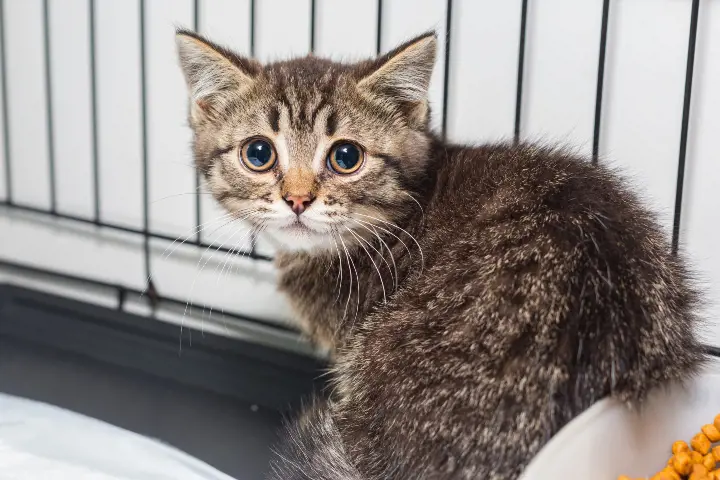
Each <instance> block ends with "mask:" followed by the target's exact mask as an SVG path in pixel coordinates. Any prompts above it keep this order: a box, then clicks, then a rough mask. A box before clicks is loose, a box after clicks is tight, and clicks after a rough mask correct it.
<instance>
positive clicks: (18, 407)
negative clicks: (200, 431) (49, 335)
mask: <svg viewBox="0 0 720 480" xmlns="http://www.w3.org/2000/svg"><path fill="white" fill-rule="evenodd" d="M0 479H1V480H90V479H92V480H120V479H122V480H130V479H132V480H186V479H187V480H232V478H231V477H229V476H227V475H225V474H223V473H222V472H219V471H217V470H215V469H214V468H212V467H210V466H209V465H207V464H205V463H203V462H201V461H199V460H197V459H196V458H193V457H191V456H189V455H187V454H185V453H183V452H181V451H179V450H177V449H175V448H172V447H170V446H168V445H165V444H163V443H160V442H158V441H156V440H152V439H149V438H147V437H143V436H142V435H138V434H136V433H132V432H129V431H127V430H123V429H121V428H118V427H115V426H112V425H109V424H107V423H104V422H101V421H99V420H96V419H93V418H90V417H86V416H83V415H79V414H77V413H73V412H70V411H68V410H64V409H62V408H59V407H55V406H51V405H47V404H43V403H39V402H35V401H32V400H27V399H24V398H19V397H14V396H10V395H5V394H2V393H0Z"/></svg>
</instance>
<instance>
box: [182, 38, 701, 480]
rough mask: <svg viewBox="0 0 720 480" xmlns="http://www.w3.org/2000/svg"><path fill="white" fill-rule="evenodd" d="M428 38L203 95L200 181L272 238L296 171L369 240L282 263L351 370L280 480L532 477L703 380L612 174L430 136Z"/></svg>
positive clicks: (337, 382) (660, 238)
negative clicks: (258, 158)
mask: <svg viewBox="0 0 720 480" xmlns="http://www.w3.org/2000/svg"><path fill="white" fill-rule="evenodd" d="M182 35H185V36H187V38H186V39H185V40H181V41H188V42H190V41H197V42H202V44H203V45H205V46H207V45H210V47H209V48H212V49H214V51H215V52H219V55H220V56H221V57H227V56H229V55H230V54H229V53H228V52H226V51H224V50H221V49H219V47H216V46H213V45H212V44H209V43H208V42H206V41H204V40H201V39H198V38H197V37H196V36H189V35H190V34H187V33H182V34H181V36H182ZM431 38H432V37H429V36H427V35H426V36H421V37H419V38H418V39H415V40H413V41H411V42H408V43H407V44H405V45H403V46H401V47H399V48H398V49H397V50H395V51H393V52H391V53H390V54H388V55H386V56H384V57H381V58H380V59H378V60H374V61H368V62H363V63H361V64H358V65H342V64H336V63H332V62H329V61H326V60H321V59H317V58H314V57H308V58H304V59H299V60H292V61H289V62H281V63H276V64H271V65H267V66H264V67H262V68H260V67H255V66H253V67H252V68H247V67H244V66H243V65H244V64H245V63H248V62H249V61H247V60H242V61H240V60H237V59H235V60H232V57H230V60H229V61H228V62H229V63H228V64H229V65H233V66H235V68H239V69H242V72H243V75H244V76H248V77H250V78H252V81H251V82H249V84H248V85H242V84H243V82H245V83H248V82H246V81H245V80H244V79H241V80H238V81H237V82H234V83H233V84H234V85H235V87H233V88H234V89H233V88H230V89H229V90H223V89H222V88H221V89H220V90H219V91H218V93H217V94H216V95H217V96H216V97H214V98H211V99H210V102H211V105H210V107H208V105H207V102H208V99H207V98H202V99H194V100H195V101H196V102H198V106H197V107H196V110H195V113H194V114H193V116H192V118H191V121H192V122H193V125H194V129H195V152H196V158H197V161H198V166H199V167H200V168H201V169H202V170H203V171H204V172H205V173H206V175H207V176H208V179H209V182H210V184H211V185H212V186H213V191H214V193H215V194H216V196H217V197H218V198H219V199H220V201H221V202H223V203H224V204H225V205H226V206H227V207H228V208H230V209H237V210H242V211H244V210H246V209H247V210H251V211H252V212H255V213H256V214H258V215H259V218H258V217H255V219H254V220H253V221H254V222H257V223H258V225H262V224H263V221H264V220H263V217H262V214H263V213H262V212H263V211H264V210H263V209H266V208H270V207H269V206H268V205H266V203H269V204H272V202H277V201H278V199H279V198H280V197H281V194H282V192H284V191H289V189H293V188H295V187H294V186H293V185H295V183H294V182H296V181H299V180H295V177H293V180H290V178H288V177H289V176H290V175H291V172H295V173H293V175H295V174H297V175H298V177H297V178H298V179H299V178H302V179H303V180H302V182H304V183H303V186H302V187H301V190H302V189H306V190H307V189H311V188H312V189H313V192H314V193H315V194H317V197H318V199H317V200H316V202H320V205H321V206H322V207H319V206H316V204H313V205H312V206H310V207H309V209H308V210H309V211H310V210H312V209H314V208H315V209H319V208H325V209H326V210H325V212H326V216H327V217H328V219H329V220H328V221H331V220H332V219H334V220H332V221H333V222H335V223H333V225H336V226H337V225H342V226H344V227H346V230H351V232H350V231H345V230H341V229H340V228H339V227H337V228H334V229H330V230H328V233H327V234H326V236H327V237H331V238H332V239H335V241H334V243H332V242H331V243H330V244H329V245H330V247H327V248H321V247H317V248H311V249H309V250H307V251H301V252H297V251H292V252H291V251H288V252H285V253H283V254H281V255H280V256H279V258H278V261H277V266H278V269H279V271H280V288H281V290H282V291H283V292H285V294H286V295H287V296H288V298H289V299H290V301H291V303H292V304H293V306H294V307H295V310H296V313H297V315H298V317H299V320H300V323H301V324H302V325H303V327H304V329H305V330H306V332H307V333H308V335H309V336H310V337H311V338H312V339H313V340H314V341H316V342H318V343H320V344H323V345H327V346H330V347H331V348H332V351H333V357H334V361H335V364H334V365H335V366H334V371H333V373H334V378H333V385H334V388H333V390H332V393H331V395H330V397H329V399H328V400H327V401H326V402H324V403H323V402H320V403H316V404H313V406H311V407H310V408H309V409H308V410H307V412H306V413H305V415H304V416H303V418H302V419H301V420H300V421H298V422H297V423H296V424H295V425H293V426H290V427H289V429H288V432H287V440H286V442H285V445H284V447H283V449H282V450H281V452H280V453H281V455H280V456H279V458H278V460H277V461H276V462H275V463H274V466H273V468H274V474H273V475H274V476H273V478H276V479H283V480H288V479H313V480H315V479H318V480H321V479H322V480H330V479H336V480H340V479H351V480H352V479H358V480H361V479H362V480H370V479H373V480H375V479H377V480H380V479H478V478H483V479H512V478H516V477H517V476H518V475H519V474H520V473H521V471H522V469H523V468H524V466H526V465H527V463H528V461H529V460H530V459H531V458H532V456H533V455H535V454H536V453H537V452H538V451H539V449H540V448H541V447H542V446H543V445H544V444H545V443H546V442H547V441H548V440H549V439H550V437H551V436H552V435H553V434H554V433H556V432H557V431H558V429H560V428H561V427H562V426H563V425H564V424H566V423H567V422H568V421H570V420H571V419H572V418H573V417H575V416H576V415H578V414H579V413H581V412H582V411H583V410H585V409H586V408H588V407H589V406H590V405H592V404H593V403H594V402H596V401H598V400H600V399H601V398H603V397H606V396H608V395H612V396H615V397H616V398H618V399H620V400H623V401H627V402H633V403H634V402H637V401H640V400H642V399H643V398H644V397H645V396H646V394H647V393H648V392H649V391H650V390H652V389H654V388H658V387H660V386H662V385H664V384H666V383H667V382H670V381H678V380H683V379H686V378H688V376H689V375H692V374H693V373H694V372H695V371H696V370H697V369H698V368H699V366H700V365H701V364H702V361H703V355H702V353H701V347H700V345H699V343H698V341H697V338H696V336H695V334H694V326H695V324H696V322H697V319H696V314H695V307H696V303H697V299H698V297H697V293H696V292H695V290H694V289H693V287H692V284H691V281H690V278H689V275H688V272H687V270H686V268H685V267H684V265H683V263H682V261H681V259H679V258H677V257H674V256H672V255H671V254H670V249H669V245H668V242H667V239H666V238H665V235H664V234H663V232H662V231H661V229H660V228H659V227H658V225H657V223H656V221H655V219H654V217H653V216H652V215H651V214H650V213H649V212H648V211H647V209H646V208H645V207H643V206H642V204H641V203H640V202H639V201H638V199H637V197H636V196H635V195H634V194H633V193H632V191H631V190H630V189H629V188H628V186H627V185H626V184H625V183H624V182H623V181H622V180H621V179H620V178H619V177H618V176H617V175H616V174H615V173H613V172H611V171H610V170H608V169H606V168H603V167H597V166H593V165H591V164H590V163H589V162H588V161H586V159H583V158H578V157H577V156H575V155H573V154H571V153H568V152H566V151H564V150H562V149H557V148H547V147H540V146H534V145H518V146H513V145H509V144H496V145H487V146H483V147H478V148H469V147H462V146H453V145H447V144H444V143H442V142H440V141H439V140H438V139H436V138H435V137H434V136H433V135H432V134H431V133H430V132H429V131H428V126H427V125H428V122H427V116H428V108H427V101H426V100H424V99H419V98H418V97H417V92H415V91H414V90H413V89H414V88H416V87H418V88H425V89H426V88H427V81H426V80H427V79H429V71H430V69H429V67H428V65H427V63H428V62H430V63H431V62H432V60H433V58H434V50H435V46H434V39H432V41H431V43H432V44H430V41H429V40H428V39H431ZM203 48H205V47H203ZM181 50H182V49H181ZM181 56H182V55H181ZM214 61H222V60H221V59H215V60H214ZM418 63H420V64H421V65H420V66H421V67H422V68H415V67H417V65H416V64H418ZM183 65H184V67H185V71H186V75H188V79H189V80H188V81H189V83H190V85H191V87H192V76H191V75H189V74H188V70H192V65H188V62H187V55H186V56H184V57H183ZM253 65H254V64H253ZM252 69H255V70H252ZM251 70H252V71H251ZM413 76H414V77H413ZM421 77H422V78H421ZM425 77H427V79H426V78H425ZM403 82H405V83H407V82H411V85H409V86H407V88H405V87H403V86H402V85H403ZM423 82H424V83H423ZM238 85H241V86H238ZM273 112H279V113H277V114H276V113H273ZM273 119H277V122H275V121H274V120H273ZM275 123H277V127H278V128H277V129H273V124H275ZM330 127H332V128H330ZM278 132H279V133H278ZM258 134H262V135H264V136H267V137H268V138H271V139H277V138H279V137H278V135H283V137H281V138H280V140H278V141H279V142H280V141H281V140H282V138H286V139H289V141H288V145H289V147H288V152H287V156H288V158H287V161H288V162H289V163H288V165H286V167H283V166H282V165H281V166H280V167H278V168H277V169H276V170H275V171H274V172H273V173H269V174H264V175H265V176H264V177H262V178H261V177H259V176H253V175H252V174H248V172H244V171H242V169H240V168H238V164H237V153H236V152H237V146H238V145H239V144H240V143H241V142H242V140H243V139H244V138H247V137H249V136H251V135H258ZM329 137H332V138H348V139H351V140H353V141H357V142H358V143H359V144H360V145H362V146H363V147H364V148H365V150H366V152H367V158H366V162H367V163H366V165H365V166H364V167H363V169H362V173H360V174H358V175H356V176H354V177H352V178H351V177H338V176H333V175H331V174H330V173H328V172H327V171H326V170H322V171H319V170H318V168H317V165H315V167H313V161H312V159H313V158H315V157H316V156H317V155H316V152H315V150H316V149H317V148H318V147H317V146H318V145H325V144H330V143H332V142H331V140H329V139H328V138H329ZM213 152H215V153H213ZM217 152H221V153H217ZM293 169H298V170H293ZM299 172H303V173H302V174H301V173H299ZM308 175H311V176H308ZM293 191H294V190H293ZM263 199H265V200H263ZM268 199H269V200H268ZM263 202H266V203H263ZM258 212H259V213H258ZM303 215H304V214H303ZM340 239H342V240H343V242H342V245H341V244H340V243H339V241H338V240H340ZM333 245H334V247H333Z"/></svg>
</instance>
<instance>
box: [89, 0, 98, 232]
mask: <svg viewBox="0 0 720 480" xmlns="http://www.w3.org/2000/svg"><path fill="white" fill-rule="evenodd" d="M88 16H89V18H88V21H89V30H90V108H91V109H92V111H91V115H92V154H93V165H92V166H93V199H94V202H95V223H96V224H98V225H99V224H100V154H99V153H98V152H99V146H98V98H97V64H96V61H95V40H96V38H95V0H88Z"/></svg>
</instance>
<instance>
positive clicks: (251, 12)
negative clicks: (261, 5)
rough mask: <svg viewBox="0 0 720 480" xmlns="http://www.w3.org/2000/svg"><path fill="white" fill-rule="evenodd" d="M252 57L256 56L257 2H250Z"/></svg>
mask: <svg viewBox="0 0 720 480" xmlns="http://www.w3.org/2000/svg"><path fill="white" fill-rule="evenodd" d="M250 56H251V57H254V56H255V0H250Z"/></svg>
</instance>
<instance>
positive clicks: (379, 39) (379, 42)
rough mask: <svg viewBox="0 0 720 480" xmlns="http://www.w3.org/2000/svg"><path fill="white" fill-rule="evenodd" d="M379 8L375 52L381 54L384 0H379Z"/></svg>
mask: <svg viewBox="0 0 720 480" xmlns="http://www.w3.org/2000/svg"><path fill="white" fill-rule="evenodd" d="M377 9H378V10H377V37H376V38H375V52H376V53H377V54H378V55H380V52H382V18H383V0H378V2H377Z"/></svg>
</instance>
